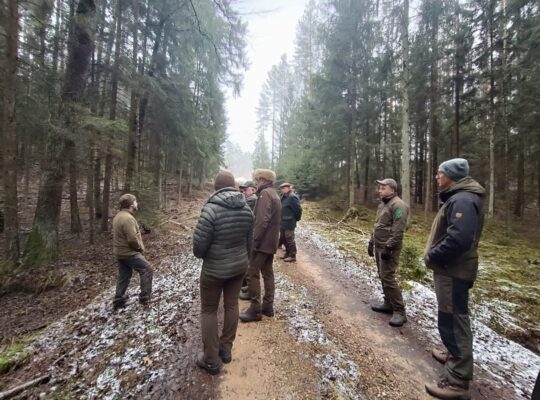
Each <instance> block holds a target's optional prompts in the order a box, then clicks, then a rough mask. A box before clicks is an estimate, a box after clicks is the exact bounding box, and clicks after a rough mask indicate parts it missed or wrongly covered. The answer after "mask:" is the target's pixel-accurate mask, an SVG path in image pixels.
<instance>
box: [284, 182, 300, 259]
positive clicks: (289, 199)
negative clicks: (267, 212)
mask: <svg viewBox="0 0 540 400" xmlns="http://www.w3.org/2000/svg"><path fill="white" fill-rule="evenodd" d="M279 188H280V190H281V228H280V231H279V245H280V246H281V245H282V244H283V245H284V246H285V254H284V255H283V256H282V257H281V258H282V259H283V261H285V262H295V261H296V241H295V240H294V230H295V228H296V223H297V222H298V221H300V219H301V218H302V206H301V205H300V199H299V198H298V196H296V194H295V193H294V192H293V190H292V185H291V184H290V183H288V182H285V183H282V184H281V185H280V186H279Z"/></svg>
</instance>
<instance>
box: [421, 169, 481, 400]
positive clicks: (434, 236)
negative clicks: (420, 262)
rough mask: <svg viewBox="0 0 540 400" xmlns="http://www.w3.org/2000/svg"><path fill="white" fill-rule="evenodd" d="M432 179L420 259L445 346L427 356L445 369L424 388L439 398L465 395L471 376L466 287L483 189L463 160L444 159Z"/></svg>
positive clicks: (472, 274)
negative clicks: (435, 205)
mask: <svg viewBox="0 0 540 400" xmlns="http://www.w3.org/2000/svg"><path fill="white" fill-rule="evenodd" d="M435 179H436V180H437V186H438V188H439V198H440V200H441V202H442V205H441V207H440V209H439V212H438V213H437V216H436V217H435V219H434V220H433V225H432V226H431V233H430V235H429V239H428V242H427V245H426V253H425V255H424V261H425V263H426V266H427V267H428V268H430V269H432V270H433V282H434V284H435V294H436V296H437V303H438V318H437V320H438V321H437V324H438V328H439V333H440V335H441V340H442V342H443V344H444V346H445V349H443V350H440V349H433V350H432V355H433V357H434V358H435V359H436V360H437V361H439V362H440V363H442V364H444V366H445V368H444V374H443V375H442V377H441V379H440V380H439V381H438V382H436V383H433V384H427V385H426V390H427V392H428V393H429V394H431V395H432V396H434V397H437V398H440V399H468V398H470V389H469V384H470V382H471V381H472V379H473V348H472V344H473V336H472V332H471V323H470V320H469V290H470V289H471V288H472V286H473V284H474V282H475V280H476V275H477V272H478V253H477V248H478V243H479V241H480V236H481V234H482V228H483V225H484V218H483V211H482V208H483V202H484V196H485V189H484V188H483V187H482V186H481V185H480V184H479V183H478V182H477V181H475V180H474V179H473V178H471V177H470V176H469V163H468V161H467V160H465V159H464V158H454V159H451V160H448V161H445V162H443V163H442V164H441V165H440V166H439V170H438V172H437V175H435Z"/></svg>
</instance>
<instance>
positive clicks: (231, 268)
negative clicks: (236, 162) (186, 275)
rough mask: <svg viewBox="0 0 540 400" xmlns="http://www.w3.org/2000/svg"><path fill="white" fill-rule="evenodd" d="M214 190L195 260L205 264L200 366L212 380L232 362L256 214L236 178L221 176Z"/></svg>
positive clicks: (195, 239)
mask: <svg viewBox="0 0 540 400" xmlns="http://www.w3.org/2000/svg"><path fill="white" fill-rule="evenodd" d="M214 189H215V190H216V191H215V192H214V193H213V194H212V195H211V196H210V198H209V199H208V201H207V202H206V204H205V205H204V207H203V209H202V211H201V216H200V218H199V221H198V222H197V226H196V227H195V232H194V233H193V254H194V255H195V257H198V258H202V259H203V265H202V270H201V277H200V285H201V291H200V292H201V331H202V341H203V346H204V353H203V354H202V355H201V356H200V357H199V358H198V359H197V365H198V366H199V367H200V368H202V369H204V370H205V371H206V372H208V373H209V374H211V375H216V374H218V373H219V371H220V369H221V362H223V363H229V362H231V360H232V355H231V351H232V346H233V342H234V339H235V337H236V329H237V327H238V314H239V309H238V293H240V287H241V286H242V279H243V278H244V275H245V273H246V270H247V267H248V259H249V254H250V253H251V245H252V235H253V213H252V212H251V210H250V209H249V207H248V205H247V204H246V200H245V199H244V196H243V195H242V193H239V192H238V191H237V190H236V189H235V187H234V177H233V175H232V174H231V173H230V172H228V171H221V172H220V173H219V174H218V175H217V176H216V178H215V181H214ZM222 294H223V308H224V310H225V316H224V320H223V331H222V333H221V336H219V335H218V318H217V312H218V307H219V302H220V298H221V295H222ZM220 359H221V360H220Z"/></svg>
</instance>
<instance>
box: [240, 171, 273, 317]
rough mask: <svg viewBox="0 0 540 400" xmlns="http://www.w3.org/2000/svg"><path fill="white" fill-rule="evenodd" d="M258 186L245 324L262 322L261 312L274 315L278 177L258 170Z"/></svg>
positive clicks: (255, 173) (269, 172)
mask: <svg viewBox="0 0 540 400" xmlns="http://www.w3.org/2000/svg"><path fill="white" fill-rule="evenodd" d="M253 179H254V181H255V183H256V184H257V203H256V204H255V210H254V214H255V224H254V228H253V253H252V255H251V259H250V262H249V267H248V271H247V283H248V295H249V298H250V300H251V304H250V306H249V308H248V309H246V310H245V311H244V312H242V313H241V314H240V320H241V321H242V322H252V321H260V320H261V318H262V317H261V313H262V314H264V315H265V316H267V317H273V316H274V290H275V288H274V270H273V267H272V262H273V261H274V254H275V253H276V251H277V247H278V241H279V226H280V222H281V202H280V200H279V196H278V194H277V192H276V189H274V187H273V185H274V182H275V180H276V174H275V173H274V171H271V170H269V169H257V170H255V172H254V173H253ZM261 275H262V277H263V281H264V297H263V301H262V307H261V282H260V279H261V278H260V276H261Z"/></svg>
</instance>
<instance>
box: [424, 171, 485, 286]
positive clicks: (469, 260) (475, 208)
mask: <svg viewBox="0 0 540 400" xmlns="http://www.w3.org/2000/svg"><path fill="white" fill-rule="evenodd" d="M485 192H486V191H485V189H484V188H483V187H482V186H481V185H480V184H479V183H478V182H476V181H475V180H474V179H473V178H471V177H469V176H467V177H465V178H463V179H461V180H459V181H458V182H456V183H454V184H452V185H451V186H450V187H449V188H448V189H446V190H445V191H443V192H441V193H440V195H439V197H440V199H441V201H442V202H443V205H442V206H441V208H440V209H439V212H438V213H437V216H436V217H435V220H434V221H433V225H432V226H431V233H430V235H429V239H428V243H427V245H426V254H425V260H426V265H427V267H428V268H431V269H433V272H434V273H436V274H441V275H445V276H450V277H452V278H458V279H462V280H465V281H469V282H474V281H475V280H476V275H477V273H478V253H477V248H478V242H479V241H480V236H481V235H482V228H483V226H484V214H483V211H482V206H483V202H484V196H485Z"/></svg>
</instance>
